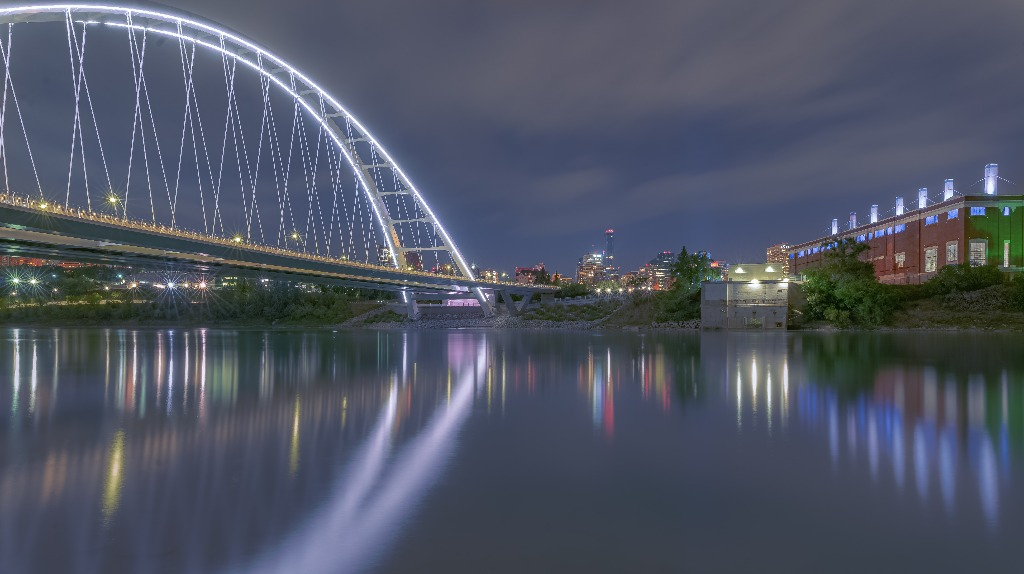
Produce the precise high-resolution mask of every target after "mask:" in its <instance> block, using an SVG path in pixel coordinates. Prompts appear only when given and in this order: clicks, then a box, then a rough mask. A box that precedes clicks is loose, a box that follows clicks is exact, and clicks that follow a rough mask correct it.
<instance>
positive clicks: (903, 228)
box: [896, 216, 938, 233]
mask: <svg viewBox="0 0 1024 574" xmlns="http://www.w3.org/2000/svg"><path fill="white" fill-rule="evenodd" d="M937 217H938V216H936V218H937ZM906 230H907V224H906V223H901V224H899V225H897V226H896V233H903V232H904V231H906Z"/></svg>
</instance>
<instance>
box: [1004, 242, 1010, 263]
mask: <svg viewBox="0 0 1024 574" xmlns="http://www.w3.org/2000/svg"><path fill="white" fill-rule="evenodd" d="M1009 266H1010V240H1009V239H1007V240H1005V241H1003V267H1009Z"/></svg>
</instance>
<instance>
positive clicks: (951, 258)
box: [946, 241, 958, 265]
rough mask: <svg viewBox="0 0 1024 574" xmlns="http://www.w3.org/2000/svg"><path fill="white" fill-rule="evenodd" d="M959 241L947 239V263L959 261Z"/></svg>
mask: <svg viewBox="0 0 1024 574" xmlns="http://www.w3.org/2000/svg"><path fill="white" fill-rule="evenodd" d="M957 247H958V245H957V242H956V241H947V242H946V264H947V265H952V264H955V263H956V262H957V251H958V250H957Z"/></svg>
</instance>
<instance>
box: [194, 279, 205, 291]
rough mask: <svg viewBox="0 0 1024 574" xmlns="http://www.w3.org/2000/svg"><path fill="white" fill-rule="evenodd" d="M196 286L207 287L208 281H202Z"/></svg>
mask: <svg viewBox="0 0 1024 574" xmlns="http://www.w3.org/2000/svg"><path fill="white" fill-rule="evenodd" d="M196 287H199V288H200V289H206V281H200V282H199V284H198V285H196Z"/></svg>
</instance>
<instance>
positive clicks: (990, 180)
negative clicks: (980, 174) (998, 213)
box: [985, 163, 999, 195]
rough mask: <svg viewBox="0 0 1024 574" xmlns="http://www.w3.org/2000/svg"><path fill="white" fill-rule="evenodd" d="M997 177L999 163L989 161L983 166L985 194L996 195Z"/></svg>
mask: <svg viewBox="0 0 1024 574" xmlns="http://www.w3.org/2000/svg"><path fill="white" fill-rule="evenodd" d="M998 179H999V165H998V164H994V163H990V164H988V165H986V166H985V195H996V181H997V180H998Z"/></svg>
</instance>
